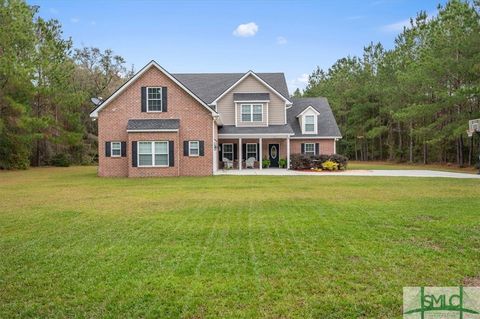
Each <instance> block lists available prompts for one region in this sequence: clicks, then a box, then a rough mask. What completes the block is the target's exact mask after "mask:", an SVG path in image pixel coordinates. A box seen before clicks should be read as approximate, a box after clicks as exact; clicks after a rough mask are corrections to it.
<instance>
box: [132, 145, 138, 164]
mask: <svg viewBox="0 0 480 319" xmlns="http://www.w3.org/2000/svg"><path fill="white" fill-rule="evenodd" d="M132 167H137V141H132Z"/></svg>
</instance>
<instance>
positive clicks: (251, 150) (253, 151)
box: [247, 143, 257, 159]
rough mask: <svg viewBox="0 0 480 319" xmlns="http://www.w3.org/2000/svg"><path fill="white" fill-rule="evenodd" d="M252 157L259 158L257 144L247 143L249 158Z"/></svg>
mask: <svg viewBox="0 0 480 319" xmlns="http://www.w3.org/2000/svg"><path fill="white" fill-rule="evenodd" d="M250 157H253V158H255V159H257V144H253V143H247V159H249V158H250Z"/></svg>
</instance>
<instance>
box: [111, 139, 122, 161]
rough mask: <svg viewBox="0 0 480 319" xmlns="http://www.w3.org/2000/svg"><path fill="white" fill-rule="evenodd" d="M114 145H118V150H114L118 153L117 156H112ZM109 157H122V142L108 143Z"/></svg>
mask: <svg viewBox="0 0 480 319" xmlns="http://www.w3.org/2000/svg"><path fill="white" fill-rule="evenodd" d="M114 144H118V145H119V146H118V149H117V148H115V150H118V151H119V154H118V155H114V154H113V150H114V147H113V145H114ZM110 157H122V142H118V141H115V142H110Z"/></svg>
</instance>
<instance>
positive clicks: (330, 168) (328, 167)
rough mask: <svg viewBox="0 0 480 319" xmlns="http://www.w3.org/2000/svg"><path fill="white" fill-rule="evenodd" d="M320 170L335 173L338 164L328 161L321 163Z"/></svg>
mask: <svg viewBox="0 0 480 319" xmlns="http://www.w3.org/2000/svg"><path fill="white" fill-rule="evenodd" d="M322 168H323V169H324V170H327V171H336V170H337V169H338V163H335V162H334V161H332V160H328V161H326V162H324V163H322Z"/></svg>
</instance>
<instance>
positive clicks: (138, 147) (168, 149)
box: [137, 141, 170, 167]
mask: <svg viewBox="0 0 480 319" xmlns="http://www.w3.org/2000/svg"><path fill="white" fill-rule="evenodd" d="M156 142H161V143H167V165H155V143H156ZM140 143H150V145H151V150H152V165H140ZM143 155H145V154H143ZM160 155H165V154H160ZM169 165H170V142H169V141H138V142H137V167H170V166H169Z"/></svg>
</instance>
